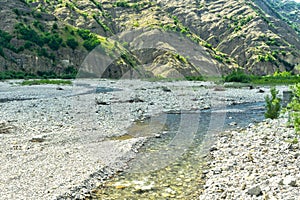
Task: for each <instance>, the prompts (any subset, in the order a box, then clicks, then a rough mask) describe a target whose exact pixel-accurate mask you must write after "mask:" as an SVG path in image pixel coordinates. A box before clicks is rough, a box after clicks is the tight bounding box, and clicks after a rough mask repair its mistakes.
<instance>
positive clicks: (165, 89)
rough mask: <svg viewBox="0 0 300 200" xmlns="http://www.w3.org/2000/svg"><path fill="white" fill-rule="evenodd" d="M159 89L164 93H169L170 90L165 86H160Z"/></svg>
mask: <svg viewBox="0 0 300 200" xmlns="http://www.w3.org/2000/svg"><path fill="white" fill-rule="evenodd" d="M161 89H162V91H164V92H171V89H170V88H168V87H166V86H162V87H161Z"/></svg>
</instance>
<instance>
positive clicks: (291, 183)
mask: <svg viewBox="0 0 300 200" xmlns="http://www.w3.org/2000/svg"><path fill="white" fill-rule="evenodd" d="M283 184H284V185H289V186H292V187H297V181H296V178H294V177H292V176H288V177H286V178H284V179H283Z"/></svg>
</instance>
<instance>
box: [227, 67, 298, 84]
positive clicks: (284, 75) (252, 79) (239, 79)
mask: <svg viewBox="0 0 300 200" xmlns="http://www.w3.org/2000/svg"><path fill="white" fill-rule="evenodd" d="M223 80H224V82H233V83H245V84H247V83H248V84H252V85H270V86H276V85H291V84H296V83H299V82H300V76H299V75H292V74H291V73H290V72H275V73H274V74H273V75H268V76H255V75H249V74H245V73H244V72H243V71H241V70H236V71H233V72H232V73H231V74H228V75H227V76H225V77H224V78H223Z"/></svg>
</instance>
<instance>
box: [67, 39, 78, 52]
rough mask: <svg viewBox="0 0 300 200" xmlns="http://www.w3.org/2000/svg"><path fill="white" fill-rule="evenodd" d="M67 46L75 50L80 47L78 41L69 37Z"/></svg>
mask: <svg viewBox="0 0 300 200" xmlns="http://www.w3.org/2000/svg"><path fill="white" fill-rule="evenodd" d="M67 45H68V46H69V47H70V48H72V49H73V50H74V49H76V47H78V42H77V41H76V39H75V38H73V37H69V38H68V39H67Z"/></svg>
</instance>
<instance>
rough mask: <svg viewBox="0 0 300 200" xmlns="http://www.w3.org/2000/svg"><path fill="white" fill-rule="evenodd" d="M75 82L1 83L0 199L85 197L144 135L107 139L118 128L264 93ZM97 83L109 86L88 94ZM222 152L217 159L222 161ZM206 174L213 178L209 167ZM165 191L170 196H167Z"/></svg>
mask: <svg viewBox="0 0 300 200" xmlns="http://www.w3.org/2000/svg"><path fill="white" fill-rule="evenodd" d="M75 82H76V84H74V85H72V86H59V87H58V86H55V85H39V86H20V85H19V84H17V83H14V82H13V81H10V82H0V91H1V98H2V99H5V101H3V102H1V103H0V107H1V122H0V137H1V140H0V159H1V164H0V171H1V174H0V180H1V181H0V188H1V190H0V197H1V199H24V200H27V199H76V198H82V197H83V196H86V195H88V194H87V191H92V190H93V189H95V188H96V187H97V186H98V185H100V184H101V183H103V181H105V180H106V179H108V178H110V177H113V175H114V174H115V173H116V172H120V171H122V170H124V169H125V168H126V166H127V165H126V162H127V161H129V160H131V159H133V158H134V157H135V155H136V153H137V152H138V151H137V149H138V148H139V147H140V146H141V145H142V144H143V142H144V141H145V138H144V137H143V135H139V137H133V138H131V139H128V140H122V141H119V140H109V139H108V138H112V137H113V136H116V135H122V134H126V131H124V130H127V128H128V127H129V126H130V125H131V124H132V123H133V122H134V121H136V120H139V119H149V118H150V117H151V116H154V115H157V114H159V113H161V112H162V111H166V112H167V111H171V110H173V111H174V110H175V111H178V110H191V109H192V108H197V109H209V108H214V107H215V106H218V105H220V103H222V102H223V100H224V99H225V100H226V99H231V101H227V103H228V104H234V103H237V102H238V103H243V102H257V101H264V95H261V94H258V93H256V91H255V90H249V89H234V88H229V89H226V90H225V91H218V92H216V91H213V90H211V89H209V88H212V86H213V83H205V84H206V85H207V88H206V87H205V88H203V87H201V89H199V90H197V91H195V90H194V89H193V88H194V87H200V86H201V85H202V84H204V83H203V82H189V81H177V82H163V83H161V82H148V81H141V80H118V81H113V82H111V81H109V80H88V79H87V80H75ZM162 85H163V87H161V86H162ZM98 86H101V87H104V88H105V87H107V88H116V90H114V92H106V93H95V90H96V89H97V87H98ZM264 90H265V91H266V92H267V90H268V89H265V88H264ZM224 97H226V98H224ZM225 100H224V101H225ZM16 112H18V113H17V115H16ZM266 123H267V121H266ZM268 123H273V121H269V122H268ZM160 131H162V130H160ZM261 135H263V134H261ZM37 136H38V137H37ZM152 136H154V135H152ZM270 137H271V136H270ZM228 139H229V138H228ZM244 142H245V143H246V144H247V141H244ZM220 145H221V144H220ZM250 146H251V145H250ZM233 147H235V148H233ZM222 148H223V147H222V146H216V149H215V150H214V151H212V152H211V153H215V152H222V151H223V149H222ZM228 148H229V147H228ZM246 148H247V146H246V145H244V146H241V145H232V148H231V150H232V152H233V153H234V154H235V155H236V154H238V153H239V152H243V151H245V149H246ZM253 148H254V149H255V148H259V146H256V147H253ZM225 149H226V148H225ZM295 149H296V146H294V145H293V150H295ZM284 151H292V150H291V149H286V150H284ZM284 151H283V152H279V153H284ZM237 152H238V153H237ZM223 153H226V152H223ZM245 155H246V154H243V153H241V156H243V157H245ZM226 157H227V156H222V159H223V160H224V161H225V158H226ZM254 158H257V155H254ZM293 159H294V160H295V158H294V157H293ZM299 160H300V159H297V161H299ZM240 162H241V160H237V166H235V167H233V168H234V169H235V168H240V167H242V166H240ZM260 162H262V160H257V162H255V163H252V164H259V163H260ZM280 163H281V159H280V162H279V164H280ZM216 164H218V163H216ZM269 165H271V166H272V165H273V164H269ZM298 166H300V165H298ZM255 167H261V166H255ZM219 169H221V170H222V168H221V167H219ZM295 169H299V168H296V167H295ZM230 171H232V170H228V172H227V170H223V171H222V173H217V174H216V175H219V176H222V175H226V174H227V173H229V172H230ZM290 174H292V172H290ZM207 176H209V177H211V176H213V175H212V174H211V172H208V173H207ZM240 177H243V176H240ZM240 177H239V178H240ZM193 178H194V177H193ZM233 178H234V177H233ZM283 178H284V177H283ZM298 182H299V178H297V183H298ZM235 185H236V186H237V185H239V184H235ZM296 185H298V184H296ZM232 187H233V186H232ZM247 187H248V184H247ZM288 188H294V187H291V186H289V187H288ZM246 189H248V188H246ZM165 193H166V192H165ZM165 195H166V196H167V198H170V195H171V196H172V195H173V194H167V193H166V194H165ZM200 199H201V198H200ZM210 199H215V198H210Z"/></svg>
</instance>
